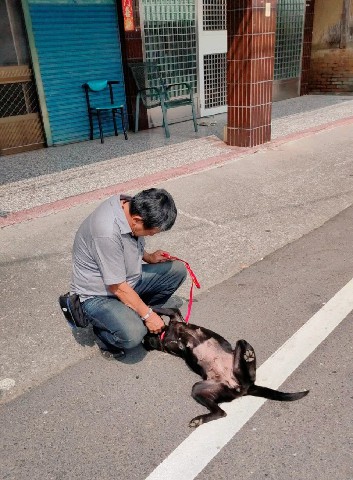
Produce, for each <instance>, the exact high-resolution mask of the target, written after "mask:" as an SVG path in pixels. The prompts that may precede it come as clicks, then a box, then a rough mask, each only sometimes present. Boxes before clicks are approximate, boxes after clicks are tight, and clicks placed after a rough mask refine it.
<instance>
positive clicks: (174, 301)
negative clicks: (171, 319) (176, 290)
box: [160, 295, 184, 309]
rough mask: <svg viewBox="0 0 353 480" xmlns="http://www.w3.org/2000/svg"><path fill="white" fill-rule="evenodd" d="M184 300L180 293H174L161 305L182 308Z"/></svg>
mask: <svg viewBox="0 0 353 480" xmlns="http://www.w3.org/2000/svg"><path fill="white" fill-rule="evenodd" d="M183 303H184V300H183V299H182V298H181V297H178V295H172V296H171V297H170V298H169V300H167V301H166V302H165V304H164V305H160V306H161V307H163V308H179V309H180V308H181V307H182V306H183Z"/></svg>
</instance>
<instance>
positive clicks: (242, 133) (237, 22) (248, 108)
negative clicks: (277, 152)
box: [227, 0, 277, 147]
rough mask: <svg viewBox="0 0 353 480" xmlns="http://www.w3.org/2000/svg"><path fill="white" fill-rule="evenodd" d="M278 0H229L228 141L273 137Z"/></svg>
mask: <svg viewBox="0 0 353 480" xmlns="http://www.w3.org/2000/svg"><path fill="white" fill-rule="evenodd" d="M276 4H277V0H228V4H227V29H228V56H227V97H228V126H227V143H228V144H229V145H237V146H240V147H252V146H255V145H259V144H261V143H265V142H269V141H270V140H271V110H272V84H273V65H274V51H275V30H276Z"/></svg>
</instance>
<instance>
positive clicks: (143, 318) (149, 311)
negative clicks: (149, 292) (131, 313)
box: [141, 308, 153, 322]
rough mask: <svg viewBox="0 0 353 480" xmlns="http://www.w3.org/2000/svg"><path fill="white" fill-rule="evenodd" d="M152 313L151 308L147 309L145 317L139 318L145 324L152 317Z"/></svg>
mask: <svg viewBox="0 0 353 480" xmlns="http://www.w3.org/2000/svg"><path fill="white" fill-rule="evenodd" d="M152 313H153V310H152V308H149V309H148V312H147V313H146V315H145V316H144V317H141V318H142V320H143V321H144V322H145V321H146V320H147V319H148V318H149V317H150V316H151V315H152Z"/></svg>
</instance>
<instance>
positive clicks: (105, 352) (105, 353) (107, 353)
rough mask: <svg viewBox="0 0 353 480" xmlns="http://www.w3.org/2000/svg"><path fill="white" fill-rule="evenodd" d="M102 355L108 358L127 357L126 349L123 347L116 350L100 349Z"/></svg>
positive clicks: (118, 358)
mask: <svg viewBox="0 0 353 480" xmlns="http://www.w3.org/2000/svg"><path fill="white" fill-rule="evenodd" d="M99 351H100V353H101V355H102V357H103V358H105V359H106V360H122V359H123V358H124V357H125V350H123V349H122V348H121V349H120V350H117V351H116V352H110V351H109V350H103V349H101V348H100V349H99Z"/></svg>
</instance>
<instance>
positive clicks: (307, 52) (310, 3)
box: [300, 0, 315, 95]
mask: <svg viewBox="0 0 353 480" xmlns="http://www.w3.org/2000/svg"><path fill="white" fill-rule="evenodd" d="M314 7H315V0H306V9H305V23H304V38H303V56H302V74H301V82H300V95H307V94H308V93H309V75H310V60H311V44H312V39H313V24H314Z"/></svg>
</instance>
